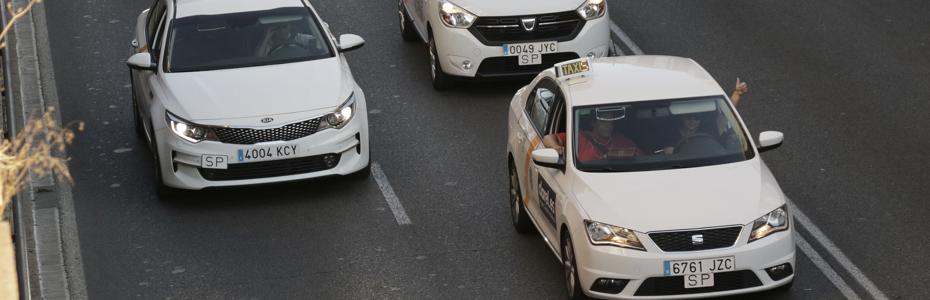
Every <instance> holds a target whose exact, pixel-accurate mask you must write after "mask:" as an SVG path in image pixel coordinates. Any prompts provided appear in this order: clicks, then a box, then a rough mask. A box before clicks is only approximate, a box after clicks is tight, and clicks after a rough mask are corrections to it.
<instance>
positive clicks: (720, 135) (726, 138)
mask: <svg viewBox="0 0 930 300" xmlns="http://www.w3.org/2000/svg"><path fill="white" fill-rule="evenodd" d="M747 92H749V85H748V84H746V82H744V81H741V80H740V79H739V78H736V86H735V87H734V88H733V94H732V95H730V101H731V102H733V106H734V107H736V106H737V105H739V103H740V100H741V98H742V96H743V94H745V93H747ZM678 120H679V123H680V124H681V126H680V127H679V128H678V133H679V140H678V143H677V145H676V146H668V147H665V148H663V149H661V150H659V151H656V153H665V154H673V153H675V147H679V146H681V143H682V142H684V141H686V140H688V139H689V138H692V137H694V136H697V135H702V134H703V135H707V134H706V133H702V132H700V131H699V129H700V128H701V119H700V118H698V115H697V114H686V115H682V116H681V117H680V118H679V119H678ZM716 121H717V132H716V134H717V136H716V137H715V139H716V140H717V142H719V143H720V144H721V145H723V146H724V147H726V148H733V147H737V146H738V145H734V142H735V141H734V139H733V136H734V135H735V134H736V133H735V132H733V129H732V128H728V127H727V126H726V125H727V121H726V118H725V117H724V116H723V114H717V118H716Z"/></svg>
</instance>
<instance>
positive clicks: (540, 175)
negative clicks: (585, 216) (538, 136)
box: [531, 86, 570, 246]
mask: <svg viewBox="0 0 930 300" xmlns="http://www.w3.org/2000/svg"><path fill="white" fill-rule="evenodd" d="M552 93H553V94H554V95H553V96H554V97H555V100H554V101H553V105H552V108H551V111H550V112H549V117H548V119H547V120H546V124H547V131H545V133H544V134H546V135H548V134H559V133H564V132H566V128H567V127H566V126H565V124H566V120H567V114H566V113H567V110H566V103H565V98H564V95H563V94H562V92H561V91H560V90H559V88H558V86H556V87H555V88H554V89H553V90H552ZM566 138H567V137H566ZM565 142H566V143H565V145H566V148H568V147H567V145H568V142H567V141H565ZM542 147H544V146H542V145H539V146H538V147H537V148H542ZM569 152H570V150H566V153H569ZM562 160H563V162H564V161H565V157H562ZM531 168H532V169H533V170H532V171H531V173H534V174H535V175H534V176H535V182H533V184H535V195H536V205H537V206H538V212H539V215H541V216H542V218H537V220H545V221H544V222H542V223H544V224H545V225H540V227H548V228H547V229H548V230H543V231H544V232H543V234H545V235H546V237H547V238H548V239H549V241H552V242H556V241H559V240H560V239H559V238H560V237H559V236H558V234H559V231H558V221H557V220H558V217H557V216H558V215H559V214H558V212H557V211H556V208H557V207H560V206H562V204H561V202H562V201H565V200H566V197H565V193H564V191H566V190H567V189H566V188H565V187H566V186H567V182H566V180H567V177H566V176H565V169H564V168H563V169H556V168H549V167H542V166H538V165H536V164H532V167H531ZM553 246H558V245H553Z"/></svg>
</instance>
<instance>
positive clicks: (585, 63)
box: [555, 57, 591, 80]
mask: <svg viewBox="0 0 930 300" xmlns="http://www.w3.org/2000/svg"><path fill="white" fill-rule="evenodd" d="M588 73H591V62H590V60H589V59H588V58H587V57H583V58H579V59H573V60H569V61H564V62H561V63H557V64H555V77H556V78H558V79H563V80H564V79H571V78H575V77H581V76H584V75H585V74H588Z"/></svg>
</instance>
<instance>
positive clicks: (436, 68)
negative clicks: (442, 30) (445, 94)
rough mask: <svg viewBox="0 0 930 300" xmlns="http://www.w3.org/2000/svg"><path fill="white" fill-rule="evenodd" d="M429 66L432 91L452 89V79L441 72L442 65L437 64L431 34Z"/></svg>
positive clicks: (437, 59)
mask: <svg viewBox="0 0 930 300" xmlns="http://www.w3.org/2000/svg"><path fill="white" fill-rule="evenodd" d="M429 65H430V77H432V79H433V89H435V90H437V91H442V90H447V89H449V88H451V87H452V78H451V77H450V76H449V75H448V74H446V73H445V72H443V71H442V64H441V63H439V52H438V51H437V50H436V41H435V40H434V39H433V34H432V33H430V35H429Z"/></svg>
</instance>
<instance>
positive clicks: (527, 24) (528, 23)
mask: <svg viewBox="0 0 930 300" xmlns="http://www.w3.org/2000/svg"><path fill="white" fill-rule="evenodd" d="M520 24H521V25H523V30H526V31H533V30H536V18H523V19H520Z"/></svg>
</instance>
